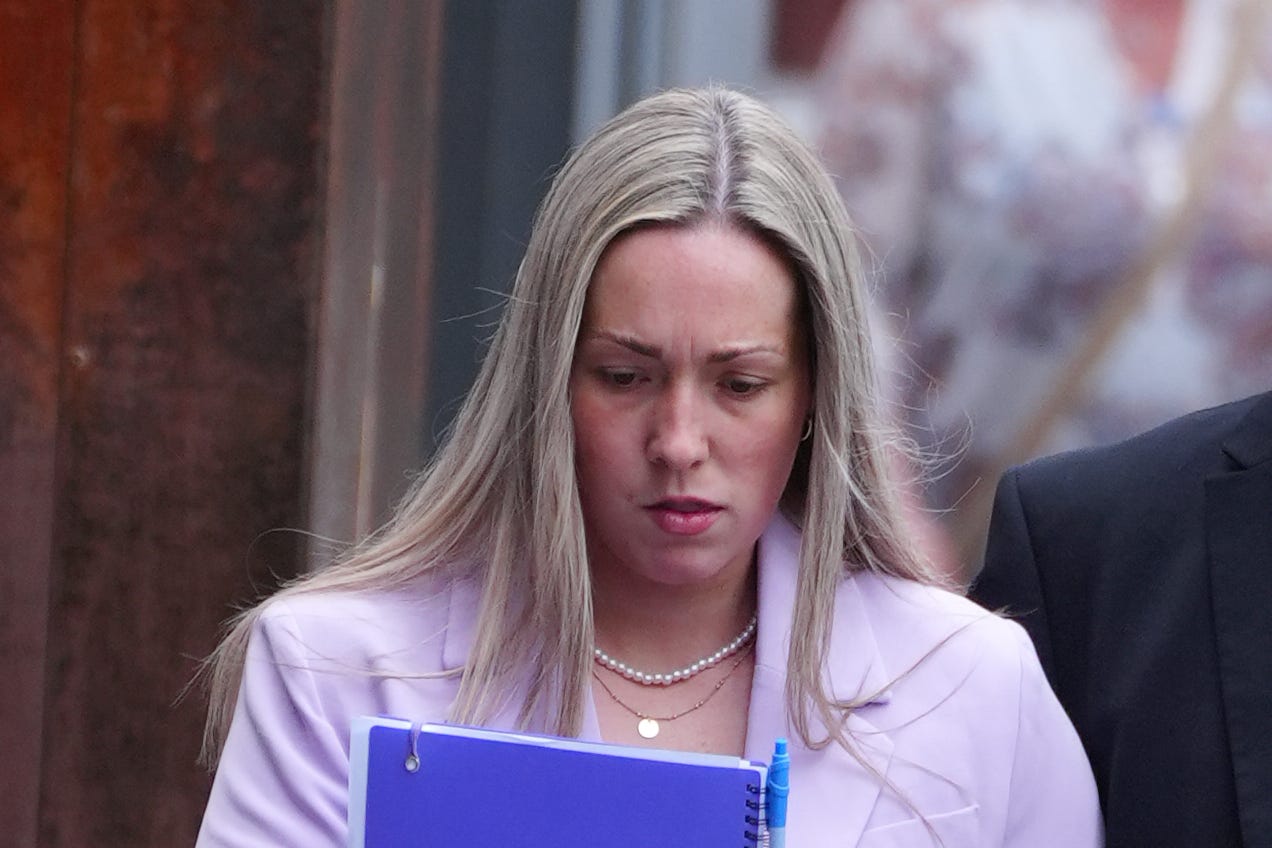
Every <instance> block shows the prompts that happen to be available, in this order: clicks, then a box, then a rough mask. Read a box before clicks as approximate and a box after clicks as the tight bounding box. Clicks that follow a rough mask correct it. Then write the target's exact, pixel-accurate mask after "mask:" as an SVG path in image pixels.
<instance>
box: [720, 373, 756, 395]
mask: <svg viewBox="0 0 1272 848" xmlns="http://www.w3.org/2000/svg"><path fill="white" fill-rule="evenodd" d="M724 387H725V389H726V390H728V392H729V394H732V395H736V396H738V397H747V396H748V395H753V394H755V393H756V392H758V391H759V390H760V389H762V388H764V383H763V382H761V381H759V380H748V379H746V378H744V377H730V378H729V379H727V380H725V381H724Z"/></svg>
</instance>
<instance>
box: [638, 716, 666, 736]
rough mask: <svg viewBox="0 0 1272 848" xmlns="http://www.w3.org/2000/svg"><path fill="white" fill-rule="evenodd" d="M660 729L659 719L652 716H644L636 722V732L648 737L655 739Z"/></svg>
mask: <svg viewBox="0 0 1272 848" xmlns="http://www.w3.org/2000/svg"><path fill="white" fill-rule="evenodd" d="M660 729H661V728H659V727H658V722H657V720H655V719H652V718H642V719H641V720H640V721H638V722H637V723H636V732H637V733H639V734H640V735H641V736H643V737H644V738H646V739H653V738H654V737H655V736H657V735H658V731H659V730H660Z"/></svg>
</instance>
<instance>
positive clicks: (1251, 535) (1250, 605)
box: [1205, 395, 1272, 848]
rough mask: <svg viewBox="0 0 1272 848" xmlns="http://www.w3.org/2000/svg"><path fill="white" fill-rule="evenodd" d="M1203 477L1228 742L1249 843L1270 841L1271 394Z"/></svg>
mask: <svg viewBox="0 0 1272 848" xmlns="http://www.w3.org/2000/svg"><path fill="white" fill-rule="evenodd" d="M1224 451H1225V453H1227V455H1228V456H1229V457H1230V458H1231V459H1232V460H1233V461H1234V463H1235V467H1236V470H1234V471H1232V472H1229V473H1224V474H1218V475H1215V476H1213V477H1211V478H1209V479H1207V480H1206V484H1205V493H1206V494H1205V498H1206V541H1207V550H1208V552H1209V558H1210V581H1211V595H1212V603H1213V605H1214V617H1215V639H1216V643H1217V647H1218V655H1219V671H1220V678H1221V680H1222V690H1223V703H1224V715H1225V718H1226V721H1227V728H1228V744H1229V746H1230V748H1231V749H1232V762H1233V774H1234V777H1235V781H1236V791H1237V807H1238V816H1239V818H1240V821H1241V831H1242V836H1243V840H1244V844H1245V845H1246V847H1247V848H1272V803H1270V802H1269V799H1272V626H1270V625H1272V619H1270V618H1269V609H1270V608H1272V395H1268V396H1266V397H1265V398H1264V400H1263V401H1262V402H1260V403H1259V404H1258V405H1256V406H1255V407H1254V409H1253V410H1252V411H1251V412H1250V414H1249V415H1247V416H1246V418H1245V419H1244V420H1243V421H1242V422H1241V424H1240V425H1239V426H1238V427H1237V429H1236V430H1235V431H1234V433H1233V435H1232V436H1231V438H1230V439H1229V440H1228V441H1227V442H1226V443H1225V445H1224Z"/></svg>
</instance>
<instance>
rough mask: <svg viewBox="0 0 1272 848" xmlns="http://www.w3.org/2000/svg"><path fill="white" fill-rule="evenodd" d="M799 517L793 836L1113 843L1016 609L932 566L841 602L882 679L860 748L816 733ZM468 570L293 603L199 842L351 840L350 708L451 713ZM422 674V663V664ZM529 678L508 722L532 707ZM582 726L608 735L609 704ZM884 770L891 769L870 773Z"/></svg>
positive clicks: (838, 610) (790, 575) (837, 664)
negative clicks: (953, 582)
mask: <svg viewBox="0 0 1272 848" xmlns="http://www.w3.org/2000/svg"><path fill="white" fill-rule="evenodd" d="M798 553H799V534H798V531H797V530H796V529H795V528H794V527H792V526H791V525H790V524H789V523H788V522H787V521H785V520H784V519H781V518H778V519H775V520H774V522H773V523H772V525H771V526H770V527H769V529H768V530H767V531H766V532H765V534H764V536H763V537H762V538H761V540H760V547H759V630H758V637H757V638H758V641H757V644H756V668H755V676H754V683H753V685H752V690H751V705H750V714H749V724H748V730H747V741H746V752H745V753H746V756H748V757H750V758H753V759H757V760H767V759H768V758H769V755H770V754H771V752H772V747H773V740H774V739H775V738H776V737H778V736H786V737H788V738H789V739H790V741H791V745H792V751H791V795H790V808H789V814H788V815H789V819H788V829H787V834H788V835H787V840H788V844H789V845H791V846H792V848H822V846H825V848H829V847H830V846H860V848H883V846H911V845H913V846H931V845H936V844H938V843H937V842H936V841H935V840H934V839H933V838H932V835H931V832H930V831H929V830H928V828H927V827H926V826H925V825H924V822H923V820H922V819H920V818H919V814H921V815H922V816H923V818H925V819H926V821H927V824H928V825H930V826H931V828H932V829H933V830H934V831H935V833H936V834H938V835H939V836H940V838H941V840H942V841H943V843H944V845H945V848H964V846H966V848H972V846H976V848H984V847H985V846H1019V848H1048V846H1055V848H1086V846H1097V845H1100V844H1101V841H1102V836H1101V825H1100V815H1099V807H1098V800H1097V797H1096V791H1095V784H1094V782H1093V780H1092V777H1091V769H1090V766H1089V765H1088V764H1087V761H1086V757H1085V755H1084V754H1083V751H1082V747H1081V744H1080V743H1079V741H1078V738H1077V735H1076V734H1075V733H1074V730H1073V727H1072V725H1071V724H1070V723H1069V720H1068V719H1067V718H1066V717H1065V714H1064V712H1063V711H1062V710H1061V708H1060V706H1059V704H1058V703H1057V702H1056V699H1055V697H1054V696H1053V695H1052V693H1051V689H1050V688H1049V687H1048V685H1047V682H1046V679H1045V678H1044V677H1043V674H1042V670H1041V668H1040V667H1039V664H1038V660H1037V657H1036V656H1035V654H1034V651H1033V647H1032V645H1031V643H1030V642H1029V639H1028V638H1027V637H1026V636H1025V634H1024V631H1023V630H1022V629H1021V628H1020V627H1018V626H1017V625H1015V624H1013V623H1010V622H1007V621H1004V620H1002V619H1000V618H997V617H995V616H993V615H991V614H989V613H987V612H985V611H984V610H982V609H981V608H980V607H977V606H975V605H974V604H972V603H971V602H969V601H967V600H965V599H963V598H960V597H957V596H955V595H952V594H949V593H947V592H942V591H939V590H934V589H928V588H924V587H921V586H918V585H916V584H913V583H910V582H907V581H902V580H895V579H889V578H884V577H879V576H875V575H868V574H858V575H855V576H853V577H852V578H850V579H846V580H844V581H843V583H842V584H841V586H840V588H839V592H838V595H837V597H836V601H835V604H836V605H835V624H834V631H833V635H832V639H831V645H830V655H829V663H828V672H827V674H828V679H829V680H830V682H831V690H832V691H833V693H834V695H835V696H836V697H837V698H842V699H845V700H848V699H853V698H857V697H859V696H861V695H863V694H870V693H876V692H878V693H879V694H878V695H877V696H876V697H874V698H873V699H872V700H870V702H869V703H867V704H865V705H863V706H861V707H860V708H858V709H857V710H856V711H855V712H854V713H853V714H852V716H851V718H850V719H849V721H848V729H849V730H850V732H851V734H852V737H853V739H854V740H855V741H856V743H857V746H858V749H859V752H860V755H861V756H862V757H863V758H864V759H865V760H866V761H867V762H868V763H869V765H870V768H866V767H864V766H863V765H862V764H861V763H860V762H858V761H857V759H854V757H853V756H852V755H851V754H849V753H848V752H847V751H845V750H844V749H842V748H841V747H840V746H838V745H835V744H831V745H828V746H825V747H822V748H820V749H816V748H809V747H806V746H804V745H802V744H800V742H799V740H798V737H796V736H795V735H794V733H793V732H792V729H791V727H790V725H789V723H788V720H787V714H786V707H785V695H784V691H785V689H784V687H785V665H786V649H787V638H788V632H789V628H790V622H791V611H792V608H793V605H794V598H795V576H796V569H797V562H798ZM476 605H477V595H476V592H475V590H474V587H473V586H472V585H470V584H469V583H467V582H464V581H460V582H453V583H442V582H440V581H438V580H437V579H436V578H425V579H422V580H421V581H420V582H419V583H417V584H416V585H414V586H411V587H409V588H407V589H401V590H395V591H392V592H376V593H363V594H353V593H332V594H320V595H314V596H309V597H300V598H294V599H289V600H285V601H280V602H275V603H272V604H270V605H269V608H268V609H267V611H266V612H265V614H264V615H263V616H262V618H261V620H260V623H259V624H258V626H257V629H256V631H255V632H254V633H253V636H252V640H251V645H250V647H249V649H248V658H247V666H246V669H245V672H244V677H243V685H242V689H241V691H240V693H239V701H238V707H237V709H236V711H235V714H234V721H233V724H232V726H231V729H230V734H229V737H228V739H227V742H226V747H225V752H224V755H223V756H222V759H221V765H220V768H219V769H218V771H217V774H216V779H215V781H214V784H213V787H212V794H211V797H210V799H209V801H208V806H207V810H206V812H205V814H204V819H203V826H202V829H201V831H200V833H199V840H198V843H197V845H198V846H199V848H221V846H255V845H295V846H305V848H318V846H332V848H335V846H343V845H345V843H346V836H347V835H346V828H345V807H346V798H347V794H348V790H347V780H348V755H349V725H350V719H351V718H352V717H354V716H357V715H362V714H385V715H393V716H398V717H403V718H410V719H420V720H443V719H445V718H446V716H447V712H448V709H449V708H450V705H451V702H452V700H453V699H454V697H455V694H456V692H457V690H458V686H459V680H458V677H457V676H455V675H451V676H441V677H437V676H434V677H428V678H421V677H419V675H420V674H421V673H424V674H429V673H433V674H436V673H438V672H446V671H450V670H455V669H458V668H459V667H460V666H461V665H462V664H463V662H464V659H465V657H466V656H467V653H468V649H469V646H470V645H471V642H472V638H473V626H474V622H475V615H476V608H477V606H476ZM410 675H415V677H411V676H410ZM519 703H520V701H519V700H518V698H517V697H513V698H510V700H509V702H508V704H507V705H506V707H505V708H504V710H503V711H502V712H501V713H500V714H499V715H498V716H496V717H495V719H494V720H493V721H492V722H490V724H491V726H495V727H504V728H512V727H513V726H514V722H515V717H516V714H517V707H518V705H519ZM581 736H582V737H583V738H587V739H599V738H600V733H599V728H598V724H597V720H596V713H595V710H594V708H593V705H592V703H591V702H590V701H589V703H588V704H587V710H586V715H585V718H584V725H583V731H582V734H581ZM872 770H873V771H874V772H878V773H879V774H882V775H883V776H884V777H885V778H886V781H887V784H884V783H881V782H880V780H879V779H878V778H877V777H876V775H875V774H873V773H872Z"/></svg>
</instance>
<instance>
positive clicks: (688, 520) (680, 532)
mask: <svg viewBox="0 0 1272 848" xmlns="http://www.w3.org/2000/svg"><path fill="white" fill-rule="evenodd" d="M645 509H646V510H647V511H648V512H649V514H650V516H651V517H652V518H653V519H654V524H656V525H657V526H658V528H659V529H660V530H662V531H663V532H664V533H671V534H674V535H676V536H697V535H698V534H699V533H705V532H707V531H708V530H710V529H711V525H713V524H715V522H716V519H717V518H719V517H720V513H722V512H723V511H724V508H723V507H720V506H716V505H715V504H712V503H708V502H706V501H698V500H679V499H673V500H665V501H659V502H658V503H655V504H651V505H650V506H648V507H646V508H645Z"/></svg>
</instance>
